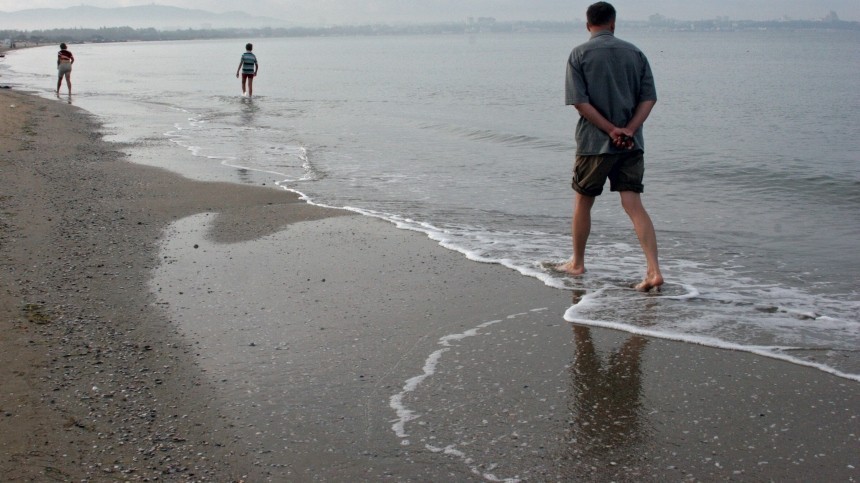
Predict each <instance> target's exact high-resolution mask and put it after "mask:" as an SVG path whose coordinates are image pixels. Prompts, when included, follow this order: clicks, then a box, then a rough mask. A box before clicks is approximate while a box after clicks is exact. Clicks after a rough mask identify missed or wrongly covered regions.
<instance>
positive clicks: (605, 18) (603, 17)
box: [585, 2, 615, 25]
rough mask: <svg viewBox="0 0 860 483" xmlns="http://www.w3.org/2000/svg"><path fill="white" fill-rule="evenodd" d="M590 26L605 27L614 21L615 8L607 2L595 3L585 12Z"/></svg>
mask: <svg viewBox="0 0 860 483" xmlns="http://www.w3.org/2000/svg"><path fill="white" fill-rule="evenodd" d="M585 17H586V20H588V23H589V24H590V25H607V24H609V23H611V22H612V21H614V20H615V7H613V6H612V5H611V4H609V3H607V2H597V3H595V4H592V5H591V6H590V7H588V11H586V12H585Z"/></svg>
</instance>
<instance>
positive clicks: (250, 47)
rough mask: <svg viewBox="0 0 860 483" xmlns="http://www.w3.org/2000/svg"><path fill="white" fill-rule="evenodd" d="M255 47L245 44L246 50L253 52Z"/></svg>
mask: <svg viewBox="0 0 860 483" xmlns="http://www.w3.org/2000/svg"><path fill="white" fill-rule="evenodd" d="M253 49H254V46H253V45H251V44H245V50H253Z"/></svg>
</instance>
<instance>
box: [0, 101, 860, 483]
mask: <svg viewBox="0 0 860 483" xmlns="http://www.w3.org/2000/svg"><path fill="white" fill-rule="evenodd" d="M11 105H15V107H14V108H13V107H10V106H11ZM0 110H2V111H3V117H2V119H3V120H4V122H3V123H2V125H0V170H2V171H0V172H2V173H3V180H4V182H3V183H2V186H0V253H2V257H0V282H2V290H0V378H2V381H3V386H2V391H0V474H3V475H7V476H6V477H7V479H10V480H12V481H44V480H46V479H59V480H82V479H90V480H94V481H101V480H111V479H129V480H144V479H150V480H151V479H154V478H156V477H157V478H159V479H162V480H167V481H185V480H192V481H195V480H209V481H230V480H240V479H242V480H245V481H309V480H321V481H345V480H381V479H391V480H395V481H411V480H419V481H470V480H474V481H480V480H493V479H514V478H521V479H524V480H532V481H547V480H586V481H643V480H645V481H665V480H691V481H696V480H702V481H713V480H732V479H736V480H752V481H760V480H771V479H772V480H780V481H786V480H788V481H803V480H806V481H809V480H833V481H853V480H857V479H860V470H858V468H860V384H857V383H855V382H852V381H848V380H844V379H839V378H836V377H833V376H830V375H827V374H824V373H822V372H820V371H817V370H814V369H809V368H804V367H798V366H793V365H790V364H786V363H783V362H781V361H776V360H770V359H766V358H762V357H758V356H753V355H749V354H744V353H739V352H731V351H721V350H714V349H709V348H705V347H701V346H694V345H689V344H680V343H674V342H667V341H661V340H655V339H648V338H643V337H639V336H630V335H628V334H624V333H619V332H614V331H607V330H598V329H589V328H585V327H579V326H571V325H570V324H569V323H566V322H565V321H564V320H563V319H562V316H563V314H564V311H565V309H566V308H567V307H568V306H569V305H570V304H571V302H572V299H573V298H574V297H575V296H576V294H573V293H570V292H563V291H559V290H555V289H550V288H548V287H545V286H544V285H542V284H541V283H540V282H539V281H537V280H533V279H529V278H526V277H523V276H521V275H519V274H516V273H515V272H512V271H510V270H508V269H506V268H504V267H501V266H497V265H488V264H480V263H475V262H470V261H467V260H466V259H465V258H464V257H463V256H462V255H459V254H457V253H454V252H451V251H449V250H445V249H443V248H441V247H439V246H438V245H437V244H435V243H434V242H432V241H430V240H428V239H427V238H426V237H425V236H423V235H421V234H418V233H413V232H407V231H402V230H397V229H396V228H394V227H393V226H392V225H390V224H387V223H385V222H383V221H380V220H375V219H371V218H367V217H361V216H357V215H354V214H351V213H348V212H344V211H339V210H327V209H321V208H317V207H313V206H309V205H307V204H304V203H302V202H300V201H299V200H297V199H296V198H295V196H293V195H291V194H288V193H285V192H282V191H278V190H276V189H272V188H265V187H251V186H239V185H227V184H218V183H200V182H194V181H190V180H187V179H183V178H181V177H179V176H176V175H173V174H170V173H167V172H165V171H162V170H158V169H154V168H149V167H144V166H141V165H137V164H133V163H131V162H129V161H130V160H128V159H127V158H126V156H125V155H124V154H122V153H121V152H119V149H120V147H119V146H114V145H111V144H108V143H104V142H103V141H101V139H100V136H99V135H98V126H97V125H96V124H95V123H93V122H92V120H91V119H90V118H89V117H88V116H87V115H86V114H85V113H83V112H81V111H79V110H77V109H75V108H74V107H73V106H70V105H68V104H67V103H66V102H64V99H62V98H61V99H60V100H59V101H52V100H44V99H38V98H36V97H32V96H26V95H21V94H19V93H14V92H8V91H6V92H0ZM631 296H644V297H647V296H648V295H643V294H637V293H634V292H633V291H631ZM647 316H648V314H643V318H647Z"/></svg>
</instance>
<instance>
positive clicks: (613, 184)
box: [571, 150, 645, 197]
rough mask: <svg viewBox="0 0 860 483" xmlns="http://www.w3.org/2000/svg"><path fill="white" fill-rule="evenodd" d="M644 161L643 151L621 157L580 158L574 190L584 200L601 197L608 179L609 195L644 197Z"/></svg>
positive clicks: (577, 158)
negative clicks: (585, 198) (632, 193)
mask: <svg viewBox="0 0 860 483" xmlns="http://www.w3.org/2000/svg"><path fill="white" fill-rule="evenodd" d="M644 175H645V157H644V156H643V155H642V151H639V150H637V151H633V152H629V153H619V154H598V155H585V156H581V155H577V156H576V164H575V165H574V168H573V181H572V183H571V186H572V187H573V189H574V190H575V191H576V192H577V193H580V194H583V195H585V196H591V197H595V196H600V194H601V193H603V185H604V184H606V178H609V190H610V191H633V192H634V193H642V192H643V191H644V190H645V187H644V186H643V185H642V177H643V176H644Z"/></svg>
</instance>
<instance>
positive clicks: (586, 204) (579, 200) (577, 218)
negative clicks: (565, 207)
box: [555, 193, 594, 275]
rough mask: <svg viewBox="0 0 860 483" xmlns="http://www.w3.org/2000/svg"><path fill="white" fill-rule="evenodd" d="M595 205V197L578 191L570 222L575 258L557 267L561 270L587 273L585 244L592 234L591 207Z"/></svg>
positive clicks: (574, 273)
mask: <svg viewBox="0 0 860 483" xmlns="http://www.w3.org/2000/svg"><path fill="white" fill-rule="evenodd" d="M592 206H594V197H593V196H585V195H583V194H581V193H576V197H575V201H574V206H573V219H572V221H571V224H570V233H571V238H572V241H573V258H571V259H570V261H568V262H567V263H562V264H561V265H558V266H556V267H555V269H556V270H558V271H560V272H566V273H568V274H570V275H582V274H583V273H585V245H586V244H587V243H588V236H589V235H590V234H591V207H592Z"/></svg>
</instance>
